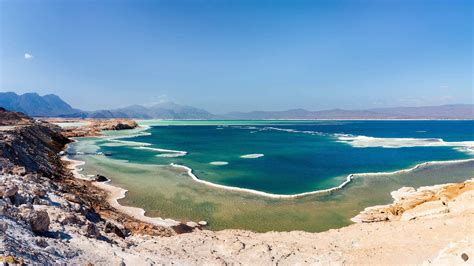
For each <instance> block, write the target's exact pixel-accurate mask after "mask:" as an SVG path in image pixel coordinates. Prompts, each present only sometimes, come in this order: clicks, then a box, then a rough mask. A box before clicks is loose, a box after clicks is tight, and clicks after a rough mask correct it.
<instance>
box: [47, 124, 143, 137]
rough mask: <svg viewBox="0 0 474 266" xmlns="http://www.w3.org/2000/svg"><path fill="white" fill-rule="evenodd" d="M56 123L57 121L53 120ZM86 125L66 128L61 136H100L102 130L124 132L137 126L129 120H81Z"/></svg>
mask: <svg viewBox="0 0 474 266" xmlns="http://www.w3.org/2000/svg"><path fill="white" fill-rule="evenodd" d="M55 121H56V122H57V121H58V120H55ZM81 121H85V122H86V125H84V126H77V127H68V128H65V129H63V135H64V136H66V137H69V138H72V137H91V136H100V135H102V131H103V130H124V129H134V128H136V127H138V124H137V123H136V122H135V121H133V120H131V119H110V120H91V119H88V120H81Z"/></svg>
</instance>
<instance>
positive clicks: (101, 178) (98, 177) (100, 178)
mask: <svg viewBox="0 0 474 266" xmlns="http://www.w3.org/2000/svg"><path fill="white" fill-rule="evenodd" d="M95 181H96V182H107V181H109V179H108V178H107V177H105V176H103V175H99V174H98V175H96V176H95Z"/></svg>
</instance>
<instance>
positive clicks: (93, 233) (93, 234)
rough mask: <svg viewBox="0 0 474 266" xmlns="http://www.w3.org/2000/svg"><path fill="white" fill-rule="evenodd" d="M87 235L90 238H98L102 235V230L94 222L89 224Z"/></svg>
mask: <svg viewBox="0 0 474 266" xmlns="http://www.w3.org/2000/svg"><path fill="white" fill-rule="evenodd" d="M86 236H87V237H90V238H98V237H99V236H100V231H99V229H98V228H97V226H96V225H95V224H93V223H89V224H87V227H86Z"/></svg>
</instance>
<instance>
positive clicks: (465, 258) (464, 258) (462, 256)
mask: <svg viewBox="0 0 474 266" xmlns="http://www.w3.org/2000/svg"><path fill="white" fill-rule="evenodd" d="M461 258H462V260H463V261H467V260H468V259H469V256H468V255H467V254H466V253H463V254H461Z"/></svg>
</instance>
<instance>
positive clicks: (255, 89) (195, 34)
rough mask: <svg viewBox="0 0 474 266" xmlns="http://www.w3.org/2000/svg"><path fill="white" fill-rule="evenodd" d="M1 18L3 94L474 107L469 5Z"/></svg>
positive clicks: (54, 4)
mask: <svg viewBox="0 0 474 266" xmlns="http://www.w3.org/2000/svg"><path fill="white" fill-rule="evenodd" d="M0 10H1V13H0V17H1V26H0V27H1V28H0V29H1V32H0V33H1V35H0V40H1V47H0V48H1V49H0V50H1V55H0V56H1V64H0V67H1V69H0V79H1V80H0V82H1V85H0V90H2V91H15V92H17V93H24V92H31V91H35V92H38V93H40V94H47V93H55V94H58V95H59V96H61V97H62V98H63V99H65V100H66V101H68V102H69V103H71V104H72V105H73V106H74V107H78V108H82V109H85V110H94V109H100V108H111V107H118V106H126V105H129V104H150V103H153V102H159V101H164V100H171V101H175V102H178V103H182V104H188V105H193V106H198V107H202V108H205V109H208V110H210V111H212V112H216V113H222V112H227V111H246V110H282V109H289V108H306V109H310V110H321V109H328V108H354V109H358V108H370V107H385V106H419V105H434V104H446V103H472V102H473V69H472V68H473V66H472V64H473V42H472V40H473V39H472V38H473V2H472V1H456V0H454V1H447V0H446V1H416V0H415V1H408V0H407V1H389V0H379V1H368V0H366V1H337V0H334V1H317V0H314V1H302V0H293V1H290V0H288V1H277V0H276V1H250V0H247V1H244V0H242V1H224V0H222V1H217V0H215V1H198V0H197V1H179V0H175V1H140V0H138V1H123V0H122V1H120V0H117V1H86V0H84V1H59V0H58V1H48V0H46V1H10V0H2V1H0ZM25 54H27V55H25Z"/></svg>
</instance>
